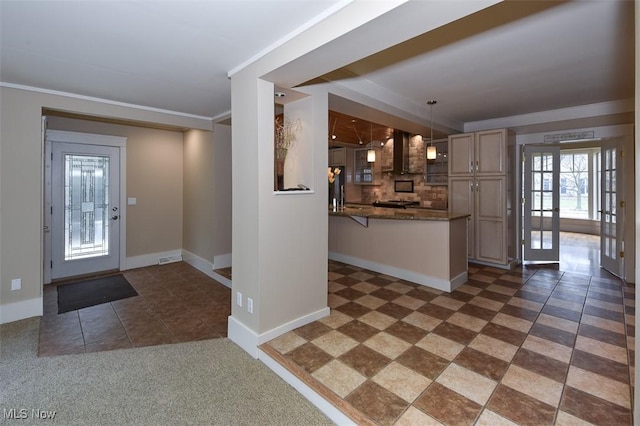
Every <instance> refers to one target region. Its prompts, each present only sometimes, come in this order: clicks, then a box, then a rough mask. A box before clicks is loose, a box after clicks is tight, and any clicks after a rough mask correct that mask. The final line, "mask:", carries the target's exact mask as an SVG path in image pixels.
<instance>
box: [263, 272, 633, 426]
mask: <svg viewBox="0 0 640 426" xmlns="http://www.w3.org/2000/svg"><path fill="white" fill-rule="evenodd" d="M634 300H635V287H634V286H632V285H626V284H625V283H623V282H621V281H620V280H618V279H616V278H614V277H612V276H606V277H604V276H601V277H596V276H589V275H581V274H572V273H563V272H561V271H557V270H552V269H542V268H528V267H527V268H523V269H517V270H512V271H505V270H501V269H496V268H491V267H482V266H478V265H470V267H469V280H468V282H467V283H466V284H465V285H463V286H462V287H460V288H459V289H457V290H456V291H455V292H453V293H444V292H440V291H436V290H432V289H429V288H427V287H423V286H420V285H417V284H414V283H410V282H407V281H404V280H400V279H397V278H394V277H390V276H386V275H381V274H378V273H375V272H372V271H368V270H364V269H360V268H357V267H354V266H350V265H346V264H343V263H339V262H334V261H330V262H329V306H330V307H331V315H329V316H328V317H325V318H323V319H321V320H319V321H315V322H313V323H311V324H308V325H306V326H304V327H301V328H298V329H296V330H293V331H291V332H289V333H287V334H284V335H282V336H280V337H278V338H276V339H274V340H272V341H270V342H268V343H266V344H265V345H263V347H262V349H263V350H264V351H265V352H266V353H267V354H269V355H270V356H272V357H273V358H274V359H276V360H277V361H279V362H280V363H282V364H283V365H284V366H285V367H287V368H288V369H289V370H290V371H291V372H293V373H294V374H296V375H297V376H298V377H299V378H300V379H302V380H303V381H305V382H306V383H307V384H308V385H309V386H311V387H312V388H313V389H314V390H316V391H317V392H318V393H320V394H321V395H323V396H324V397H325V398H326V399H328V400H329V401H331V402H332V403H333V404H334V405H336V406H337V407H338V408H340V409H341V410H342V411H343V412H345V413H346V414H347V415H349V416H350V417H351V418H353V419H354V420H355V421H356V422H357V423H359V424H379V425H391V424H397V425H417V424H421V425H422V424H429V425H431V424H435V425H437V424H444V425H467V424H468V425H470V424H478V425H498V424H500V425H502V424H505V425H510V424H535V425H545V424H588V423H593V424H615V425H631V424H632V406H631V401H632V393H633V388H632V384H633V374H634V368H633V356H634V335H635V328H634V325H633V324H634V323H635V322H634V321H635V304H634Z"/></svg>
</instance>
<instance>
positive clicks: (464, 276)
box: [451, 271, 469, 291]
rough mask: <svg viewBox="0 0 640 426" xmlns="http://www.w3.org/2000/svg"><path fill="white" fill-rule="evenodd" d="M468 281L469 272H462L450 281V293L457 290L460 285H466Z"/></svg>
mask: <svg viewBox="0 0 640 426" xmlns="http://www.w3.org/2000/svg"><path fill="white" fill-rule="evenodd" d="M468 280H469V272H467V271H464V272H463V273H461V274H460V275H458V276H457V277H455V278H454V279H452V280H451V291H453V290H455V289H457V288H458V287H460V286H461V285H462V284H464V283H466V282H467V281H468Z"/></svg>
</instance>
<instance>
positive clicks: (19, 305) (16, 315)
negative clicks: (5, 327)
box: [0, 297, 42, 324]
mask: <svg viewBox="0 0 640 426" xmlns="http://www.w3.org/2000/svg"><path fill="white" fill-rule="evenodd" d="M40 316H42V297H36V298H34V299H28V300H23V301H21V302H14V303H6V304H4V305H0V324H5V323H8V322H14V321H19V320H23V319H26V318H31V317H40Z"/></svg>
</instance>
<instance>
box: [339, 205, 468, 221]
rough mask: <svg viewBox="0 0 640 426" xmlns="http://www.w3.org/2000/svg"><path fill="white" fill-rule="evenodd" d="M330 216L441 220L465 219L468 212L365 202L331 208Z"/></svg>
mask: <svg viewBox="0 0 640 426" xmlns="http://www.w3.org/2000/svg"><path fill="white" fill-rule="evenodd" d="M329 215H330V216H347V217H350V216H358V217H366V218H370V219H397V220H441V221H450V220H456V219H463V218H465V217H468V216H469V215H468V214H459V213H449V212H448V211H446V210H428V209H421V208H407V209H394V208H385V207H373V206H367V205H364V204H347V205H346V206H345V207H341V208H338V209H336V210H333V209H331V208H330V209H329Z"/></svg>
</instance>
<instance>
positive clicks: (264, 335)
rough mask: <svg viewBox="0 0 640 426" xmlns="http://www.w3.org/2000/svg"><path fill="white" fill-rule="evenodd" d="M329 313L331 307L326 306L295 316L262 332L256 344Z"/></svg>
mask: <svg viewBox="0 0 640 426" xmlns="http://www.w3.org/2000/svg"><path fill="white" fill-rule="evenodd" d="M330 313H331V309H329V308H328V307H325V308H322V309H319V310H317V311H315V312H312V313H310V314H307V315H304V316H302V317H300V318H296V319H295V320H293V321H289V322H288V323H285V324H282V325H280V326H278V327H276V328H274V329H271V330H269V331H267V332H265V333H262V334H260V335H259V336H258V345H261V344H263V343H266V342H268V341H269V340H273V339H275V338H276V337H278V336H281V335H283V334H285V333H288V332H289V331H291V330H294V329H296V328H298V327H302V326H303V325H307V324H309V323H311V322H314V321H317V320H319V319H320V318H324V317H326V316H327V315H329V314H330Z"/></svg>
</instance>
